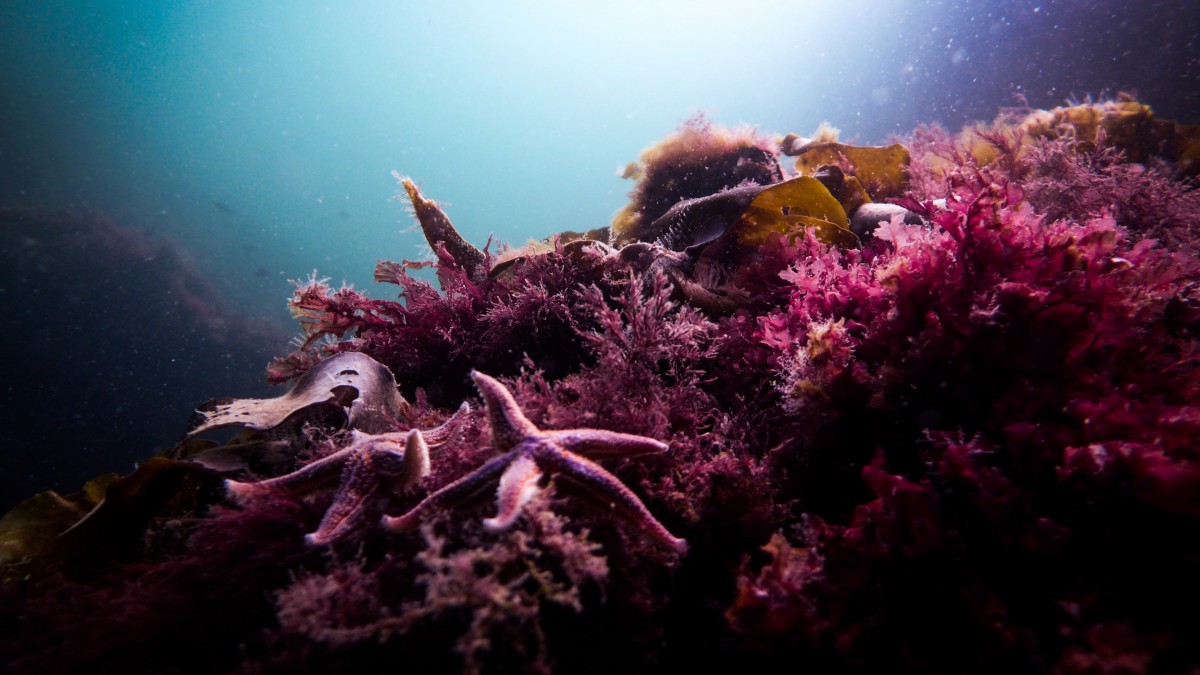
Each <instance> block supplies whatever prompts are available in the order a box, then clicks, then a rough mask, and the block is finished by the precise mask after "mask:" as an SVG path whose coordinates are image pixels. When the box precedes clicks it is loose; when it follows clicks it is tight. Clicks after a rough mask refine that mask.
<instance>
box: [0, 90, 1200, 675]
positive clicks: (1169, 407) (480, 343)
mask: <svg viewBox="0 0 1200 675" xmlns="http://www.w3.org/2000/svg"><path fill="white" fill-rule="evenodd" d="M1088 105H1089V106H1092V107H1087V106H1080V107H1076V108H1066V109H1060V110H1058V111H1052V112H1051V113H1042V112H1040V111H1012V112H1007V113H1005V114H1004V115H1002V116H1001V117H1000V118H999V119H998V120H997V121H996V122H994V123H992V124H989V125H980V126H978V127H976V128H973V129H972V130H970V131H969V132H967V133H964V134H962V135H958V136H952V135H951V134H948V133H946V132H944V131H943V130H941V129H938V128H923V129H920V130H918V131H917V132H915V133H914V135H913V136H912V137H910V138H907V139H900V140H901V143H902V146H888V147H885V148H874V149H871V148H854V147H853V146H847V145H842V144H838V143H834V142H832V141H825V142H823V143H822V144H821V146H820V148H819V149H820V150H821V152H820V153H816V152H811V151H810V152H807V153H806V154H804V155H801V160H799V161H798V162H797V168H796V170H795V171H796V172H799V174H800V175H798V176H797V175H793V170H792V169H791V168H790V167H789V166H786V165H785V164H782V163H780V161H779V159H780V155H781V153H780V148H779V141H778V140H772V139H771V138H770V137H769V136H764V135H760V134H757V133H752V132H748V131H739V132H732V131H728V130H722V129H719V128H718V127H716V126H715V125H711V124H708V123H705V122H702V121H694V122H691V123H689V124H688V125H686V126H685V127H684V128H683V130H682V131H680V132H679V133H678V134H676V135H675V136H673V137H672V138H671V139H668V142H667V143H664V144H663V145H662V146H660V147H658V148H657V149H656V150H654V151H651V152H647V153H646V154H644V155H643V157H642V160H641V163H640V164H639V165H637V166H635V167H634V169H633V170H632V171H631V173H632V174H633V175H635V176H636V177H638V180H639V183H638V185H637V187H636V188H635V192H634V195H633V202H632V203H631V205H630V207H628V208H627V209H625V210H624V211H623V212H622V214H621V216H620V217H619V218H618V221H620V224H621V226H622V228H624V229H622V230H621V234H620V236H619V237H614V236H613V233H612V232H611V231H609V230H607V229H603V228H602V229H598V230H593V231H590V232H588V233H586V234H582V235H580V234H574V233H566V234H563V235H561V236H557V237H551V238H550V239H548V240H546V241H545V242H542V243H541V244H537V245H533V246H530V247H529V248H527V249H523V250H520V251H510V252H507V253H502V255H501V256H500V257H496V256H494V255H493V253H492V252H490V251H489V249H490V248H491V247H490V245H489V246H485V247H484V248H482V249H479V248H476V247H475V246H473V245H472V244H470V243H468V242H466V241H465V239H463V238H462V237H461V236H460V235H459V234H458V232H457V231H456V230H455V229H454V226H453V225H452V224H451V222H450V219H449V216H448V214H447V213H446V212H445V211H443V209H442V208H441V206H439V205H438V204H437V203H436V202H433V201H432V200H430V199H428V198H426V197H425V196H424V195H422V194H421V193H420V191H419V190H418V189H417V187H416V184H415V183H414V182H413V181H411V180H407V179H405V181H404V188H405V195H406V197H407V199H408V200H409V201H410V202H412V203H413V206H414V214H415V215H416V217H417V218H418V221H419V222H420V224H421V225H422V227H423V230H424V232H425V234H426V236H427V237H428V239H429V241H430V244H431V247H432V249H433V252H434V254H435V256H436V262H434V263H408V262H404V263H394V262H381V263H380V264H379V266H378V268H377V269H376V279H377V280H378V281H380V282H384V283H388V284H393V285H395V286H398V287H399V289H400V294H399V298H396V299H378V298H375V297H372V296H370V295H368V294H366V293H364V292H362V291H359V290H355V289H351V288H341V289H335V288H332V287H330V286H329V285H328V284H326V283H325V282H323V281H321V280H319V279H317V278H315V277H314V278H313V279H311V280H309V281H307V282H305V283H301V284H299V285H298V287H297V289H296V293H295V296H294V298H293V299H292V306H293V309H294V311H295V313H296V315H297V317H298V318H299V319H300V322H301V328H302V330H303V331H304V334H305V338H306V339H305V340H304V341H303V346H302V348H301V349H299V350H298V351H297V352H295V353H293V354H291V355H287V356H284V357H281V358H279V359H277V360H276V361H275V363H273V364H272V366H271V368H270V371H269V373H270V375H271V377H272V378H273V379H275V380H276V381H280V382H284V381H288V380H293V379H297V378H299V379H298V381H297V384H296V385H295V388H294V391H296V392H299V393H297V394H294V395H293V398H296V399H297V400H301V399H302V402H303V403H304V406H307V407H302V408H300V409H297V410H299V411H303V414H300V415H298V416H291V415H292V414H293V413H296V412H297V410H292V409H290V408H289V409H288V410H284V411H282V412H283V413H284V418H287V419H289V420H290V421H289V422H288V423H287V424H284V423H283V422H282V421H280V420H276V419H275V418H274V417H272V418H271V424H269V425H268V424H267V423H265V422H264V423H261V424H247V425H242V426H243V427H244V430H243V432H242V433H241V435H238V436H236V437H234V438H233V439H226V440H224V441H222V442H217V441H201V440H197V439H195V438H193V439H190V440H188V441H186V442H185V443H184V444H182V445H181V446H180V447H179V448H177V449H176V450H175V451H173V452H172V453H171V455H172V456H171V458H170V459H159V460H156V461H158V462H159V463H161V462H172V464H170V466H171V467H175V468H173V469H172V470H173V471H175V472H178V471H184V470H185V469H186V470H187V471H190V473H188V474H187V475H186V476H185V478H183V479H180V478H178V476H176V477H175V478H174V479H173V480H172V481H171V482H169V483H167V482H164V481H163V480H159V479H156V478H155V475H154V473H153V472H150V471H148V470H146V471H142V477H141V478H139V479H137V480H132V479H131V480H126V479H122V481H123V482H119V481H117V482H112V483H111V484H112V485H118V486H132V487H121V489H119V490H116V491H111V490H110V491H109V492H108V493H105V492H104V490H103V488H104V484H89V491H90V492H89V493H88V494H85V495H57V494H50V495H40V496H39V497H38V498H35V499H34V500H30V501H29V502H27V503H26V504H23V505H22V506H21V507H18V509H16V510H14V511H13V512H12V513H10V514H9V515H8V516H5V518H4V519H3V520H2V521H0V544H2V546H0V551H7V552H8V553H6V557H5V558H4V559H3V560H0V562H3V567H2V568H0V569H3V571H4V579H5V582H4V586H3V587H2V589H0V592H2V595H0V654H2V655H3V656H4V657H5V658H4V661H5V662H7V663H8V664H9V667H10V669H11V670H13V671H14V672H41V671H47V670H58V671H72V670H83V669H85V668H86V669H89V670H95V669H96V668H99V667H102V666H103V667H121V668H123V669H126V670H144V671H167V670H173V671H178V670H181V669H182V670H187V671H189V672H228V671H232V670H238V669H241V670H245V671H248V672H259V671H282V670H290V671H312V672H321V671H329V670H336V669H340V670H349V669H364V670H379V669H382V668H387V669H389V670H392V669H408V670H417V671H432V670H440V671H445V670H465V671H468V672H482V671H493V672H499V671H518V672H525V671H535V672H546V671H550V670H554V671H559V672H583V671H586V672H600V671H607V672H612V671H621V670H630V669H633V670H642V669H656V670H657V669H661V670H668V669H682V668H688V667H695V666H699V665H701V664H703V665H706V666H709V667H719V668H726V669H737V670H739V671H753V672H757V671H760V670H761V671H765V670H767V669H768V668H771V669H774V668H787V669H796V668H807V669H810V670H814V671H819V672H864V673H865V672H880V671H884V670H887V671H900V672H933V673H939V672H945V673H959V672H1056V673H1101V672H1122V673H1126V672H1128V673H1136V672H1164V673H1172V672H1190V671H1194V670H1196V669H1197V668H1200V619H1198V618H1197V615H1196V612H1195V608H1196V607H1197V606H1198V605H1200V584H1197V583H1196V582H1195V578H1194V577H1195V562H1196V560H1197V559H1200V446H1198V445H1197V441H1196V439H1197V438H1200V257H1198V255H1200V197H1198V196H1197V194H1198V193H1197V191H1196V190H1195V188H1194V185H1193V183H1191V182H1190V180H1191V179H1190V178H1188V176H1189V175H1190V173H1191V172H1192V170H1193V166H1192V165H1191V164H1188V163H1187V161H1186V160H1187V157H1190V156H1191V155H1190V154H1188V153H1190V152H1191V151H1190V150H1189V149H1188V148H1189V147H1191V146H1189V145H1188V143H1190V142H1191V141H1190V138H1191V137H1190V136H1188V133H1190V132H1189V130H1190V129H1191V127H1188V126H1186V125H1177V124H1175V123H1173V122H1163V121H1160V120H1155V119H1154V118H1153V114H1152V113H1151V112H1150V110H1149V109H1148V108H1146V107H1145V106H1142V105H1140V104H1135V103H1133V102H1131V101H1128V100H1122V101H1118V102H1111V104H1095V105H1094V106H1093V105H1092V104H1088ZM1131 120H1132V121H1131ZM1129 125H1134V126H1129ZM1139 130H1140V131H1139ZM1139 134H1140V135H1139ZM789 138H791V137H789ZM788 143H789V147H788V148H786V149H787V150H788V152H789V153H793V154H794V153H797V152H799V150H797V148H795V147H792V146H795V145H796V143H795V142H794V140H789V142H788ZM822 153H824V154H822ZM822 158H824V159H822ZM826 162H828V163H826ZM818 164H819V166H818ZM693 166H708V167H709V169H708V170H706V172H705V173H704V175H697V176H693V177H692V180H688V181H681V180H675V179H676V178H679V176H676V175H675V174H676V173H677V172H679V171H686V169H687V167H693ZM856 174H861V175H856ZM800 179H802V180H800ZM788 181H792V182H790V183H789V182H788ZM881 186H884V187H881ZM742 194H745V195H748V198H747V199H746V200H743V201H744V203H742V202H738V201H737V200H736V198H737V197H738V196H739V195H742ZM713 195H721V197H720V198H719V199H717V200H710V201H702V200H705V199H709V198H710V197H712V196H713ZM759 195H767V197H765V198H763V199H761V200H759V199H758V196H759ZM689 200H701V201H690V202H689ZM710 202H711V203H712V204H717V203H719V204H720V208H719V209H717V208H707V207H706V208H699V209H691V208H690V206H692V205H700V206H704V205H707V204H710ZM680 203H683V204H684V206H681V207H679V208H677V209H676V210H675V212H674V214H675V215H674V216H672V219H671V222H670V224H671V227H672V228H675V227H676V226H678V228H682V229H671V231H672V232H680V231H682V232H686V233H689V236H690V238H688V239H687V242H686V243H687V245H686V246H680V245H678V242H677V241H675V240H674V239H670V240H668V238H664V236H662V234H661V233H657V230H656V229H655V228H654V227H648V225H647V224H648V223H652V222H654V221H656V220H657V219H658V218H661V217H663V214H666V213H668V212H670V211H671V209H672V208H673V207H674V206H675V205H677V204H680ZM866 204H882V205H884V206H886V207H887V208H872V209H868V210H867V211H861V209H862V208H863V206H864V205H866ZM701 212H702V213H703V214H706V215H705V217H704V219H703V220H698V219H697V218H698V216H695V215H694V214H695V213H701ZM853 213H859V214H860V217H859V218H857V219H855V218H853V217H851V214H853ZM862 213H867V214H869V216H870V217H864V216H862V215H861V214H862ZM870 214H879V215H878V216H875V215H870ZM712 219H715V220H712ZM710 221H711V222H710ZM850 223H854V228H855V229H854V230H853V232H852V233H851V230H850V229H848V224H850ZM665 231H667V230H666V229H664V232H665ZM620 237H624V238H625V240H624V241H622V240H620ZM630 238H632V239H634V241H629V239H630ZM429 266H432V267H433V268H434V271H436V273H437V279H438V282H439V285H440V288H439V287H437V286H435V285H434V284H432V283H430V282H427V281H425V280H424V279H422V278H420V277H419V275H415V274H413V273H412V271H413V270H414V269H417V268H421V267H429ZM349 355H354V356H353V357H350V358H353V359H357V360H356V361H355V363H358V364H359V366H361V368H362V369H361V370H356V373H355V374H356V375H357V374H358V373H375V376H372V377H370V378H366V379H364V378H362V377H359V378H358V379H355V380H354V381H353V382H351V381H349V380H347V381H346V382H342V381H341V380H338V379H337V378H338V377H342V378H348V377H350V378H352V377H354V376H352V375H348V374H346V373H345V372H344V369H339V368H335V367H334V366H333V365H331V362H332V363H336V362H335V361H334V360H335V359H339V358H342V359H345V358H347V357H348V356H349ZM369 364H376V365H375V366H371V365H369ZM305 373H310V374H309V375H305ZM312 373H317V374H321V373H324V374H326V375H332V376H333V379H330V380H329V381H328V382H326V380H323V379H321V378H318V377H317V376H316V375H312ZM481 373H488V375H482V374H481ZM385 374H386V375H385ZM392 377H394V378H395V379H394V380H392V379H391V378H392ZM318 380H319V381H320V382H322V383H324V384H325V385H328V386H327V387H326V389H319V390H310V388H309V385H310V384H312V383H314V382H317V381H318ZM368 380H369V381H368ZM380 382H382V383H384V384H385V385H386V386H377V385H378V383H380ZM473 385H476V386H477V387H478V389H476V386H473ZM329 387H333V388H329ZM343 387H349V388H343ZM314 391H315V392H316V393H313V392H314ZM309 394H311V396H309ZM480 395H481V396H482V401H481V400H480V398H479V396H480ZM314 397H315V398H314ZM310 399H311V400H310ZM289 400H290V399H289ZM373 401H384V402H386V403H383V404H378V405H376V406H375V407H374V408H372V409H373V410H375V411H376V414H373V415H371V416H369V419H370V420H371V423H370V425H369V426H370V428H369V429H368V428H360V426H361V424H362V420H363V419H366V418H364V417H362V415H361V414H360V413H356V411H361V410H364V409H365V408H364V407H363V406H369V405H370V404H371V403H372V402H373ZM237 403H238V402H233V403H229V402H214V403H213V404H210V405H209V406H206V407H205V408H204V409H203V411H204V413H205V414H210V415H211V414H218V413H219V411H226V413H230V411H240V410H243V408H245V406H246V405H250V406H251V407H254V406H255V405H259V404H243V406H242V407H237V405H236V404H237ZM464 403H466V404H467V406H466V407H463V408H460V406H462V405H463V404H464ZM481 403H482V405H481ZM264 405H265V404H264ZM314 405H315V406H317V407H316V408H314V407H312V406H314ZM356 405H357V406H358V407H357V408H356V407H355V406H356ZM272 406H275V407H277V406H276V404H269V405H267V407H268V408H272V410H273V409H274V408H273V407H272ZM260 407H261V406H260ZM455 410H459V412H458V413H455V412H454V411H455ZM321 411H324V412H321ZM317 412H320V414H316V413H317ZM219 414H224V415H225V417H221V419H220V420H217V421H218V422H221V421H230V422H232V420H234V418H233V417H229V415H228V414H225V413H219ZM230 414H232V413H230ZM226 418H228V419H226ZM214 428H215V427H214ZM425 441H429V442H427V443H426V442H425ZM266 457H270V458H271V461H266V459H264V458H266ZM231 458H233V459H231ZM426 460H427V462H428V463H426ZM187 467H194V468H190V469H188V468H187ZM136 475H137V474H135V476H136ZM227 485H228V486H232V490H231V491H232V493H234V495H235V496H238V495H241V496H240V497H239V498H232V499H231V498H230V496H229V491H227V489H226V486H227ZM255 486H257V487H255ZM242 493H247V494H242ZM248 493H253V495H250V494H248ZM98 502H99V504H100V505H104V504H107V506H103V508H101V506H96V504H97V503H98ZM91 508H94V509H95V512H96V513H98V514H100V515H102V516H103V518H101V517H98V516H93V517H87V513H86V512H87V510H88V509H91ZM122 514H136V518H134V517H133V515H128V516H125V517H123V516H122ZM384 516H389V517H388V518H386V519H385V518H384ZM81 523H82V524H81ZM118 525H120V526H119V527H118ZM39 527H40V528H42V529H40V530H39V529H38V528H39ZM45 528H52V529H51V530H50V532H51V534H50V535H47V534H46V532H47V530H46V529H45ZM81 529H82V530H85V531H86V532H87V533H88V538H87V539H83V540H81V539H80V538H79V537H78V534H76V535H72V534H71V533H72V531H74V532H76V533H78V532H79V531H80V530H81ZM35 531H37V532H41V536H40V537H39V536H34V535H33V534H31V533H32V532H35ZM59 532H61V534H58V533H59ZM130 532H134V533H136V534H137V535H138V536H140V537H141V546H140V548H139V549H137V550H136V553H135V554H134V555H132V556H130V555H124V556H122V557H119V558H118V557H102V556H100V555H99V553H98V551H99V549H98V548H96V547H95V546H94V545H92V544H93V543H94V542H97V541H101V540H103V537H105V536H107V535H111V536H113V537H116V536H118V535H120V536H121V537H125V538H126V539H128V537H129V536H130ZM313 533H315V535H314V534H313ZM306 534H309V535H310V536H309V538H308V541H309V542H310V544H312V543H319V544H321V545H319V546H317V545H309V544H306V543H305V535H306ZM55 535H57V536H55ZM48 538H49V539H51V540H52V541H50V542H49V543H47V541H46V540H47V539H48ZM684 540H686V547H685V546H684ZM81 542H82V543H81ZM35 543H36V544H37V545H36V546H35V545H34V544H35ZM85 544H86V545H85ZM122 550H124V551H128V547H126V548H124V549H122ZM51 553H53V555H51ZM77 559H84V560H87V561H89V563H90V564H89V565H87V566H86V567H87V569H89V570H90V573H89V574H86V575H84V574H79V573H77V572H76V570H77V569H79V566H77V565H70V564H67V562H68V561H70V560H77ZM99 616H103V617H104V620H103V621H100V620H98V619H97V617H99ZM167 636H169V639H168V637H167ZM48 645H72V646H73V648H72V649H71V650H69V651H68V652H65V653H64V652H62V651H59V650H49V649H47V648H46V647H47V646H48Z"/></svg>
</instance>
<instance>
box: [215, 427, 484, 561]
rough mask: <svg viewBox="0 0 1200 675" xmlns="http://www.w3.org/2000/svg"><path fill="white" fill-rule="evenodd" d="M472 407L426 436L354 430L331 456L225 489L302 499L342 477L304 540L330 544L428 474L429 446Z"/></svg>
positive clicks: (245, 495)
mask: <svg viewBox="0 0 1200 675" xmlns="http://www.w3.org/2000/svg"><path fill="white" fill-rule="evenodd" d="M470 409H471V408H470V406H468V405H467V404H466V403H464V404H463V405H462V407H461V408H459V410H458V412H456V413H455V414H454V415H453V416H452V417H451V418H450V419H449V420H447V421H446V422H445V423H444V424H442V425H441V426H438V427H436V428H434V429H430V430H429V431H427V432H426V433H425V434H422V433H421V431H420V430H419V429H411V430H409V431H407V432H389V433H382V434H367V433H363V432H361V431H358V430H353V431H351V432H350V433H351V436H350V443H349V445H347V446H346V447H345V448H343V449H342V450H339V451H337V452H335V453H333V454H332V455H329V456H328V457H323V458H321V459H319V460H317V461H315V462H312V463H311V464H307V465H305V466H303V467H301V468H300V469H297V470H296V471H293V472H292V473H289V474H286V475H283V476H279V477H276V478H269V479H267V480H262V481H258V482H256V483H244V482H240V481H235V480H227V481H225V488H226V490H227V491H228V492H229V494H230V495H231V496H232V497H234V498H235V499H238V500H241V499H245V498H248V497H253V496H254V495H260V494H264V493H267V492H272V491H284V492H287V493H289V494H293V495H300V494H307V493H310V492H313V491H315V490H317V489H320V488H321V487H323V486H325V485H326V484H329V483H331V482H333V480H334V479H338V478H340V482H339V485H338V488H337V493H336V494H335V495H334V497H333V503H332V504H331V505H330V506H329V508H328V509H327V510H326V511H325V516H324V517H323V518H322V519H321V524H320V525H319V526H317V529H316V530H315V531H314V532H312V533H310V534H308V535H306V536H305V540H306V541H307V542H308V543H309V544H314V545H316V544H328V543H330V542H333V541H335V540H337V539H339V538H340V537H342V536H343V535H344V534H346V533H347V532H349V531H350V530H352V529H354V528H355V527H357V526H358V525H360V524H361V523H362V522H363V521H364V519H365V518H366V514H367V513H368V512H369V507H370V506H371V505H372V503H373V502H374V500H376V499H377V498H379V497H380V496H383V495H386V494H388V493H390V492H392V491H395V490H399V489H404V488H407V487H409V486H411V485H413V484H414V483H416V482H417V481H418V480H420V479H421V478H424V477H425V476H428V475H429V447H430V446H431V445H432V446H434V447H437V446H439V445H441V444H443V443H445V442H446V441H447V440H449V438H450V436H451V435H453V433H454V432H455V430H456V429H457V427H458V425H459V423H460V422H461V421H462V419H463V417H465V416H466V414H467V413H468V412H470ZM426 436H428V441H427V440H426Z"/></svg>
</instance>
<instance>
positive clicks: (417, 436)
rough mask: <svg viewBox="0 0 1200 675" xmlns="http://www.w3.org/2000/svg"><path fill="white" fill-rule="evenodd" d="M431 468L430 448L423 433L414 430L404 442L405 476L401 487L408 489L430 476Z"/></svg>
mask: <svg viewBox="0 0 1200 675" xmlns="http://www.w3.org/2000/svg"><path fill="white" fill-rule="evenodd" d="M429 466H430V465H429V446H428V445H426V443H425V439H424V437H422V435H421V431H420V430H419V429H413V430H411V431H409V432H408V438H406V439H405V440H404V476H403V479H402V482H401V486H402V487H408V486H410V485H412V484H413V483H416V482H417V481H419V480H421V479H422V478H424V477H426V476H428V475H429V470H430V468H429Z"/></svg>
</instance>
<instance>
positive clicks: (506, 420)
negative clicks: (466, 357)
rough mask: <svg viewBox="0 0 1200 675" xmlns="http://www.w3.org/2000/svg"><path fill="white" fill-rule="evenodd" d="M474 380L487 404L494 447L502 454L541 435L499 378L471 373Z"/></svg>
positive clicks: (475, 371) (475, 372)
mask: <svg viewBox="0 0 1200 675" xmlns="http://www.w3.org/2000/svg"><path fill="white" fill-rule="evenodd" d="M471 378H472V379H474V380H475V386H476V387H478V388H479V395H480V396H482V397H483V402H484V403H485V404H486V405H487V411H488V421H489V422H490V423H491V426H492V444H493V445H495V447H496V450H497V451H498V452H508V451H509V450H512V449H513V448H515V447H516V446H517V444H519V443H520V442H521V441H523V440H525V439H526V438H531V437H534V436H537V435H538V434H540V433H541V432H540V431H538V428H537V427H536V426H534V425H533V422H530V421H529V418H528V417H526V416H525V413H523V412H521V406H519V405H517V400H516V399H515V398H513V395H512V393H511V392H509V391H508V388H507V387H505V386H504V385H502V384H500V382H499V381H498V380H496V379H495V378H493V377H491V376H488V375H484V374H483V373H481V372H479V371H478V370H472V371H471Z"/></svg>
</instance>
